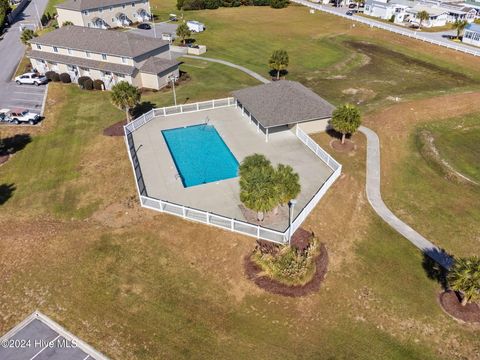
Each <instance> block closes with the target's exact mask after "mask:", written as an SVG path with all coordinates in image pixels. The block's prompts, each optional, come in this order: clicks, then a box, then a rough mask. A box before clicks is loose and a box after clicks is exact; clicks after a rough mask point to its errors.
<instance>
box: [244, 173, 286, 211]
mask: <svg viewBox="0 0 480 360" xmlns="http://www.w3.org/2000/svg"><path fill="white" fill-rule="evenodd" d="M240 172H241V173H242V176H240V201H241V202H242V203H243V204H244V205H245V206H246V207H247V208H249V209H251V210H253V211H256V212H257V219H258V220H259V221H263V219H264V213H265V212H268V211H271V210H273V209H274V208H275V207H276V206H277V205H278V196H277V191H276V187H275V181H274V180H275V171H274V169H273V167H272V166H271V165H269V166H258V167H250V168H248V169H246V170H243V171H242V170H241V171H240Z"/></svg>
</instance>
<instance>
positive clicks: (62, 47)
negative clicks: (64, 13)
mask: <svg viewBox="0 0 480 360" xmlns="http://www.w3.org/2000/svg"><path fill="white" fill-rule="evenodd" d="M30 43H31V50H29V51H28V53H27V56H28V57H29V58H30V61H31V63H32V66H33V68H35V69H37V71H39V72H40V73H45V72H47V71H49V70H51V71H56V72H58V73H68V74H69V75H70V77H71V79H72V81H73V82H76V81H77V80H78V78H79V77H80V76H89V77H90V78H92V79H93V80H96V79H100V80H102V81H103V82H104V84H105V87H106V88H107V89H109V88H111V86H112V85H114V84H116V83H118V82H119V81H122V80H123V81H127V82H129V83H130V84H132V85H135V86H137V87H139V88H150V89H160V88H162V87H164V86H166V85H167V84H168V82H169V81H171V80H172V79H174V78H178V76H179V70H178V65H179V63H178V62H177V61H175V60H172V58H171V53H170V45H169V43H168V41H163V40H159V39H155V38H150V37H146V36H141V35H137V34H132V33H129V32H124V31H111V30H102V29H94V28H88V27H80V26H64V27H61V28H59V29H56V30H54V31H52V32H49V33H46V34H44V35H42V36H39V37H36V38H33V39H32V40H31V41H30Z"/></svg>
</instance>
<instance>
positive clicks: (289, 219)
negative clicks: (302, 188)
mask: <svg viewBox="0 0 480 360" xmlns="http://www.w3.org/2000/svg"><path fill="white" fill-rule="evenodd" d="M296 203H297V200H295V199H292V200H290V201H289V202H288V206H289V208H290V209H289V212H288V223H289V227H288V245H289V246H290V245H291V241H292V235H293V234H292V221H293V208H294V207H295V204H296Z"/></svg>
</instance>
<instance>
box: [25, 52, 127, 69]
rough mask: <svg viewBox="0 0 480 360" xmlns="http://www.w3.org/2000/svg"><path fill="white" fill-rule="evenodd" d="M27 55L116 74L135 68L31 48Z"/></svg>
mask: <svg viewBox="0 0 480 360" xmlns="http://www.w3.org/2000/svg"><path fill="white" fill-rule="evenodd" d="M27 56H28V57H29V58H32V59H38V60H45V61H52V62H57V63H61V64H66V65H76V66H80V67H84V68H88V69H95V70H101V71H110V72H114V73H117V74H123V75H133V74H134V73H135V70H136V68H135V67H133V66H129V65H122V64H113V63H109V62H106V61H97V60H91V59H86V58H79V57H75V56H68V55H61V54H57V53H50V52H45V51H35V50H31V51H29V52H27Z"/></svg>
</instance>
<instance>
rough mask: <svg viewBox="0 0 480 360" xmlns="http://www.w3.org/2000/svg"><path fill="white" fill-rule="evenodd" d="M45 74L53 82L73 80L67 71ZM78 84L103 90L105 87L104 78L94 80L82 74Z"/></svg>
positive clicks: (90, 88) (69, 81) (82, 86)
mask: <svg viewBox="0 0 480 360" xmlns="http://www.w3.org/2000/svg"><path fill="white" fill-rule="evenodd" d="M45 76H46V77H47V79H48V80H50V81H53V82H60V81H61V82H62V83H64V84H69V83H71V82H72V78H71V77H70V75H69V74H67V73H62V74H58V73H56V72H55V71H47V72H46V73H45ZM78 86H80V87H81V88H82V89H85V90H94V89H95V90H103V89H105V84H104V83H103V81H102V80H99V79H97V80H95V81H93V80H92V79H91V78H90V77H88V76H80V77H79V78H78Z"/></svg>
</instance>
